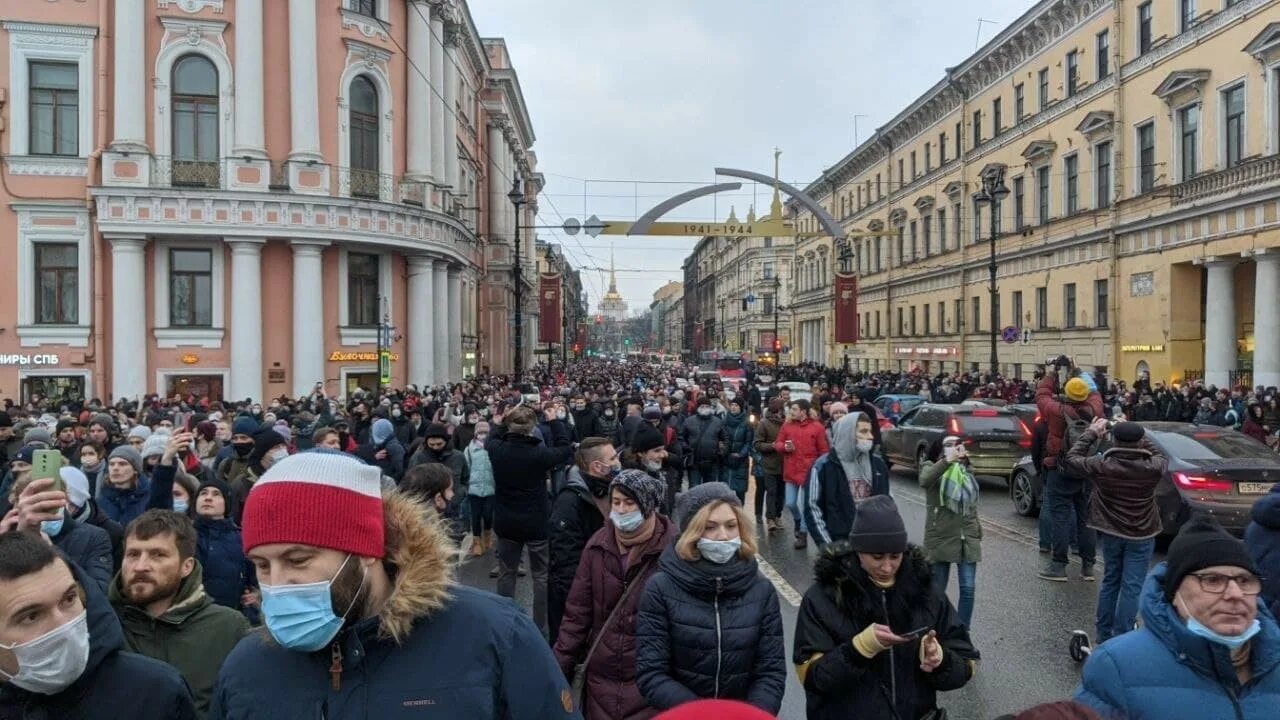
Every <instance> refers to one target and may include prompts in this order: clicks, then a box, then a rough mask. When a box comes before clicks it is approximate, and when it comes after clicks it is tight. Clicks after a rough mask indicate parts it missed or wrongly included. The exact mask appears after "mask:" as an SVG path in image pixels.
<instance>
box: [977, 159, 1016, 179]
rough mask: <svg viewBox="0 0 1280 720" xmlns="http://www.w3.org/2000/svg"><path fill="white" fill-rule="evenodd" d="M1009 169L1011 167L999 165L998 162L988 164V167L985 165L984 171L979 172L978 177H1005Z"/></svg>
mask: <svg viewBox="0 0 1280 720" xmlns="http://www.w3.org/2000/svg"><path fill="white" fill-rule="evenodd" d="M1008 169H1009V166H1008V165H1005V164H1004V163H997V162H993V163H987V164H986V165H983V166H982V170H980V171H979V172H978V177H980V178H988V177H991V176H993V175H1003V174H1004V172H1005V170H1008Z"/></svg>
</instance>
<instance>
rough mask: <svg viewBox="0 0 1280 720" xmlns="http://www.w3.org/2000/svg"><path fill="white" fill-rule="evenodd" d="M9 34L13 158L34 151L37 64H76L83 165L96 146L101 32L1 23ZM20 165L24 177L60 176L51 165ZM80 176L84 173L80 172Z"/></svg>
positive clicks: (10, 164)
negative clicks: (33, 78)
mask: <svg viewBox="0 0 1280 720" xmlns="http://www.w3.org/2000/svg"><path fill="white" fill-rule="evenodd" d="M0 26H3V27H4V29H5V30H6V31H8V33H9V97H8V103H7V104H8V106H9V127H8V128H7V131H8V135H9V152H8V157H9V158H20V157H24V156H26V155H27V154H28V153H29V152H30V140H31V122H30V121H31V118H30V116H29V112H30V108H31V102H30V90H31V88H30V83H31V73H30V70H29V65H28V63H30V62H31V61H33V60H56V61H61V62H72V63H75V64H76V67H77V72H78V76H77V93H78V103H79V107H78V111H79V117H78V118H77V120H78V127H77V135H76V137H77V144H78V146H79V147H78V151H79V157H80V158H81V159H80V162H82V163H83V162H84V158H87V157H88V155H89V153H90V152H91V151H92V150H93V148H94V147H95V144H94V135H93V131H94V126H93V109H94V108H95V107H96V105H95V104H94V103H95V97H96V96H95V95H94V88H95V82H94V80H95V75H94V60H95V57H94V52H93V49H94V39H95V38H96V37H97V34H98V30H97V28H92V27H85V26H83V25H55V24H51V23H31V22H11V21H8V22H3V23H0ZM41 165H42V166H37V165H35V164H33V163H32V162H26V161H23V162H20V163H18V164H17V165H16V166H15V165H14V164H12V163H9V167H10V168H13V167H20V168H23V169H24V170H26V172H22V173H21V174H24V175H62V173H59V172H55V170H56V169H57V168H55V167H53V165H52V164H48V163H42V164H41ZM79 175H80V176H81V177H83V176H84V175H85V173H84V172H81V173H79Z"/></svg>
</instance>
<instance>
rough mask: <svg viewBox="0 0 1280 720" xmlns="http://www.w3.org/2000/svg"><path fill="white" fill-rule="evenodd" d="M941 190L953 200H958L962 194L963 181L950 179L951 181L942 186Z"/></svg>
mask: <svg viewBox="0 0 1280 720" xmlns="http://www.w3.org/2000/svg"><path fill="white" fill-rule="evenodd" d="M942 192H943V194H944V195H946V196H947V197H949V198H951V199H952V200H953V201H954V200H959V199H960V198H961V197H963V196H964V183H962V182H960V181H959V180H952V181H951V182H949V183H947V186H946V187H944V188H942Z"/></svg>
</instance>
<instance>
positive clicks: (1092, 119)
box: [1076, 110, 1115, 140]
mask: <svg viewBox="0 0 1280 720" xmlns="http://www.w3.org/2000/svg"><path fill="white" fill-rule="evenodd" d="M1114 122H1115V114H1114V113H1112V112H1111V111H1109V110H1094V111H1093V112H1091V113H1089V114H1088V115H1085V116H1084V120H1081V121H1080V124H1079V125H1076V132H1078V133H1080V134H1081V135H1084V136H1085V137H1087V138H1089V139H1090V140H1092V139H1095V138H1098V137H1101V136H1103V135H1109V134H1111V126H1112V124H1113V123H1114Z"/></svg>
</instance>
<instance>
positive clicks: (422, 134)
mask: <svg viewBox="0 0 1280 720" xmlns="http://www.w3.org/2000/svg"><path fill="white" fill-rule="evenodd" d="M410 5H413V6H414V7H410V8H409V9H408V16H409V57H410V59H412V60H413V64H414V65H416V66H418V69H419V70H421V71H422V72H423V73H426V72H429V71H430V68H431V21H430V20H428V17H429V13H430V12H431V10H430V8H429V7H427V5H426V3H423V2H419V1H417V0H413V1H411V2H410ZM407 84H408V86H409V91H408V107H407V108H406V112H407V113H408V116H409V120H408V127H409V128H410V131H409V132H408V133H406V135H408V138H407V145H408V150H407V154H408V156H407V158H406V168H405V174H406V175H407V176H408V178H406V179H409V180H414V181H418V182H421V181H423V180H426V179H427V178H429V177H430V176H431V102H432V93H431V86H430V85H429V84H428V82H427V78H426V77H423V75H422V74H420V73H419V72H418V71H416V70H414V69H413V68H412V67H410V68H409V72H408V73H407ZM473 204H474V203H473Z"/></svg>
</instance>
